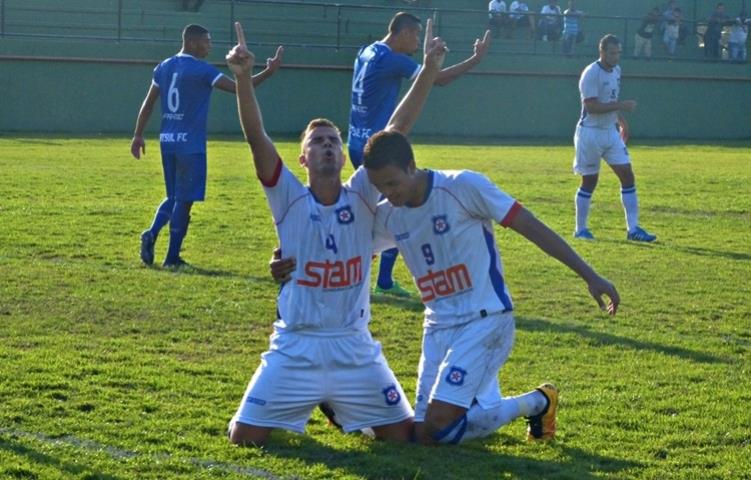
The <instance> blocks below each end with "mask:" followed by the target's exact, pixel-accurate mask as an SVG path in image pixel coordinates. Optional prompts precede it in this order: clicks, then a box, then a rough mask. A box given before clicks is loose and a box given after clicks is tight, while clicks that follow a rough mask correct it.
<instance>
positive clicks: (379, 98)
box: [347, 42, 420, 168]
mask: <svg viewBox="0 0 751 480" xmlns="http://www.w3.org/2000/svg"><path fill="white" fill-rule="evenodd" d="M419 71H420V65H419V64H417V62H415V61H414V60H412V59H411V58H410V57H409V56H407V55H405V54H403V53H396V52H394V51H393V50H391V48H390V47H389V46H388V45H386V44H385V43H383V42H375V43H373V44H371V45H368V46H367V47H363V48H362V49H361V50H360V52H359V53H358V54H357V58H356V59H355V67H354V74H353V76H352V109H351V111H350V114H349V135H348V138H347V143H348V146H349V155H350V160H351V161H352V164H353V165H354V166H355V168H357V167H358V166H360V164H361V163H362V152H363V149H364V148H365V144H366V143H367V142H368V138H370V136H371V135H373V134H374V133H377V132H379V131H381V130H383V129H384V128H385V127H386V124H387V123H388V121H389V118H390V117H391V114H392V113H394V110H395V109H396V102H397V100H398V98H399V89H400V87H401V83H402V78H408V79H410V80H411V79H413V78H415V77H416V76H417V74H418V73H419Z"/></svg>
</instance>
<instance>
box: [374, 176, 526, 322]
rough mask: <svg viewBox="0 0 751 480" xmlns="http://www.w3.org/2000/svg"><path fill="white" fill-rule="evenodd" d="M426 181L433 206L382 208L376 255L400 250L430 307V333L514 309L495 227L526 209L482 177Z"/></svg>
mask: <svg viewBox="0 0 751 480" xmlns="http://www.w3.org/2000/svg"><path fill="white" fill-rule="evenodd" d="M428 175H429V180H428V191H427V192H426V198H427V200H426V201H425V203H423V204H422V205H420V206H419V207H415V208H409V207H398V208H397V207H394V206H393V205H392V204H391V203H390V202H388V201H387V200H384V201H382V202H381V203H379V204H378V211H377V213H376V225H375V230H374V233H375V238H376V248H377V249H381V248H385V247H387V246H389V242H395V243H396V246H397V247H399V251H400V252H401V254H402V255H403V256H404V261H405V262H406V264H407V266H408V267H409V270H410V272H411V273H412V276H413V279H414V281H415V284H416V285H417V288H418V289H419V291H420V296H421V297H422V302H423V303H424V304H425V326H427V327H436V326H438V327H441V326H451V325H460V324H462V323H466V322H467V321H469V320H471V319H472V318H474V317H478V316H482V317H484V316H487V315H489V314H491V313H496V312H502V311H510V310H512V309H513V305H512V303H511V295H510V294H509V291H508V288H507V287H506V282H505V281H504V278H503V264H502V262H501V256H500V254H499V252H498V248H497V246H496V243H495V235H494V234H493V221H495V222H498V223H500V224H501V225H504V226H505V225H508V222H510V221H512V220H513V218H514V216H515V214H516V212H518V211H519V209H520V208H521V205H520V204H519V203H518V202H516V200H514V199H513V198H512V197H510V196H509V195H507V194H506V193H504V192H502V191H501V190H499V189H498V187H496V186H495V185H494V184H493V183H492V182H491V181H490V180H488V179H487V178H486V177H485V176H484V175H481V174H479V173H476V172H470V171H466V170H462V171H446V170H443V171H431V170H428Z"/></svg>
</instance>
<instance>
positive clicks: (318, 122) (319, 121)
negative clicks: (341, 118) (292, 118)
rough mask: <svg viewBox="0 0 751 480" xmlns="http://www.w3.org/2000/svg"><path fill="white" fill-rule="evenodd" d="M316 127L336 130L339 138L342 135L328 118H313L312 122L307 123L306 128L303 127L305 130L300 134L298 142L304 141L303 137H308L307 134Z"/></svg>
mask: <svg viewBox="0 0 751 480" xmlns="http://www.w3.org/2000/svg"><path fill="white" fill-rule="evenodd" d="M318 127H330V128H333V129H334V130H336V133H338V134H339V136H340V137H341V136H342V133H341V132H340V131H339V127H337V126H336V124H335V123H334V122H332V121H331V120H329V119H328V118H314V119H313V120H311V121H309V122H308V126H306V127H305V130H303V131H302V133H301V134H300V142H304V141H305V137H307V136H308V133H310V131H311V130H313V129H314V128H318Z"/></svg>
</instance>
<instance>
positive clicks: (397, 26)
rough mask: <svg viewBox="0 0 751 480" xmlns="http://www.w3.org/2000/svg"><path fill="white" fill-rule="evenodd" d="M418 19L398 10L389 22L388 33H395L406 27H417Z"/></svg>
mask: <svg viewBox="0 0 751 480" xmlns="http://www.w3.org/2000/svg"><path fill="white" fill-rule="evenodd" d="M418 25H420V19H419V18H418V17H416V16H414V15H412V14H411V13H407V12H399V13H397V14H396V15H394V17H393V18H392V19H391V21H390V22H389V33H394V34H397V33H399V32H401V31H402V30H404V29H406V28H417V26H418Z"/></svg>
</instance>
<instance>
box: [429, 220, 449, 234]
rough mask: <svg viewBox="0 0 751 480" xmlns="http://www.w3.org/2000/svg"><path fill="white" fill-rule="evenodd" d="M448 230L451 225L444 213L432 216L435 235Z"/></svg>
mask: <svg viewBox="0 0 751 480" xmlns="http://www.w3.org/2000/svg"><path fill="white" fill-rule="evenodd" d="M449 230H451V226H450V225H449V222H448V221H447V220H446V215H436V216H435V217H433V233H435V234H436V235H443V234H444V233H446V232H448V231H449Z"/></svg>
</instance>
